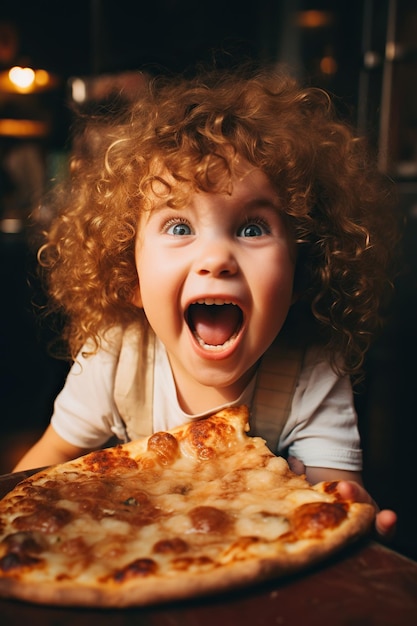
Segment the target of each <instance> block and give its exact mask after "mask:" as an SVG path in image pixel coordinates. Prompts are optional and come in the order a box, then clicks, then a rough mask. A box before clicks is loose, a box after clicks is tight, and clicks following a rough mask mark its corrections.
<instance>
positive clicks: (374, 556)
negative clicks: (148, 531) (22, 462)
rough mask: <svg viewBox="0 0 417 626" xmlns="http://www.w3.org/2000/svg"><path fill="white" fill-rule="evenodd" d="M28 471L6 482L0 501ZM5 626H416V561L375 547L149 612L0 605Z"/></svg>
mask: <svg viewBox="0 0 417 626" xmlns="http://www.w3.org/2000/svg"><path fill="white" fill-rule="evenodd" d="M28 475H30V472H21V473H19V474H8V475H6V476H0V497H3V495H5V494H6V493H7V492H8V491H9V490H10V489H11V488H12V487H14V485H15V484H16V483H17V482H18V481H19V480H21V479H22V478H25V477H26V476H28ZM0 624H1V626H38V625H39V626H92V625H93V624H94V625H95V624H97V626H98V625H99V626H133V625H134V626H277V625H283V626H286V625H290V626H315V625H317V626H417V563H415V562H414V561H411V560H409V559H407V558H405V557H403V556H401V555H400V554H397V553H396V552H393V551H392V550H389V549H387V548H386V547H384V546H382V545H380V544H379V543H376V542H373V541H364V542H362V543H359V544H357V545H355V546H353V547H350V548H349V549H348V550H346V551H344V552H342V553H340V554H339V555H338V556H337V557H336V558H333V559H332V560H329V561H327V562H326V563H323V564H322V565H320V566H319V567H316V568H314V569H313V570H310V571H308V572H303V573H302V574H300V575H298V576H294V577H291V578H290V579H286V580H284V581H283V580H280V581H273V582H270V583H268V584H263V585H261V586H255V585H254V586H253V587H251V588H249V589H247V590H245V591H240V592H238V593H234V594H228V595H222V596H215V597H213V596H211V597H207V598H203V599H199V600H196V601H193V602H182V603H178V604H170V605H163V606H157V607H150V608H146V609H140V608H137V609H122V610H103V611H101V610H99V609H96V610H85V609H60V608H54V607H42V606H35V605H30V604H25V603H21V602H17V601H9V600H0Z"/></svg>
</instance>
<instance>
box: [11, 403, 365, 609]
mask: <svg viewBox="0 0 417 626" xmlns="http://www.w3.org/2000/svg"><path fill="white" fill-rule="evenodd" d="M247 430H248V412H247V409H246V408H244V407H238V408H233V409H227V410H224V411H221V412H219V413H217V414H216V415H214V416H212V417H210V418H207V419H205V420H201V421H200V422H193V423H190V424H187V425H185V426H181V427H179V428H176V429H173V430H172V431H170V432H169V433H156V434H154V435H152V436H151V437H147V438H145V439H141V440H137V441H133V442H130V443H128V444H123V445H121V446H117V447H115V448H111V449H108V450H103V451H100V452H95V453H91V454H89V455H87V456H85V457H81V458H80V459H76V460H74V461H71V462H69V463H65V464H62V465H59V466H55V467H52V468H49V469H47V470H44V471H42V472H39V473H38V474H35V475H34V476H31V477H30V478H28V479H26V480H24V481H23V482H22V483H20V484H19V485H18V486H17V487H16V488H15V489H14V490H13V491H12V492H10V493H9V494H8V495H7V496H6V497H5V498H4V499H3V500H2V501H1V502H0V595H1V596H4V597H13V598H18V599H21V600H24V601H29V602H34V603H42V604H50V605H59V606H69V605H71V606H89V607H127V606H143V605H148V604H153V603H160V602H167V601H173V600H183V599H187V598H194V597H196V596H201V595H206V594H210V593H219V592H225V591H230V590H234V589H237V588H241V587H244V586H248V585H250V584H256V583H259V582H262V581H264V580H267V579H270V578H278V577H283V576H287V575H290V574H292V573H294V572H298V571H302V570H305V569H307V568H309V567H311V566H312V565H314V564H316V563H317V562H319V561H322V560H323V559H325V558H327V557H328V556H330V555H331V554H333V553H335V552H336V551H338V550H340V549H341V548H342V547H344V546H345V545H347V544H348V543H350V542H352V541H354V540H356V539H357V538H358V537H360V536H363V535H364V534H365V533H367V532H368V531H369V529H370V527H371V525H372V523H373V521H374V516H375V513H374V509H373V507H372V506H371V505H366V504H358V503H351V502H343V501H341V500H340V498H339V497H338V495H337V490H336V489H335V485H334V484H328V483H321V484H319V485H315V486H314V487H312V486H310V485H309V484H308V483H307V481H306V480H305V478H304V477H300V476H297V475H295V474H293V473H292V472H291V471H290V469H289V467H288V465H287V463H286V461H285V460H284V459H282V458H280V457H275V456H274V455H273V454H272V453H271V452H270V451H269V450H268V448H267V447H266V445H265V442H264V441H263V440H262V439H260V438H257V437H254V438H252V437H249V436H248V435H247V434H246V433H247Z"/></svg>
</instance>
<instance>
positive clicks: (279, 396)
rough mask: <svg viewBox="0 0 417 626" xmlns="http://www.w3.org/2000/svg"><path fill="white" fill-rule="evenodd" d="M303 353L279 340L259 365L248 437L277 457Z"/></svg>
mask: <svg viewBox="0 0 417 626" xmlns="http://www.w3.org/2000/svg"><path fill="white" fill-rule="evenodd" d="M303 357H304V350H303V349H302V348H297V347H289V346H288V345H287V344H286V342H284V341H280V339H279V338H278V339H277V340H275V341H274V343H273V344H272V345H271V346H270V347H269V348H268V350H267V351H266V352H265V354H264V356H263V357H262V361H261V363H260V366H259V369H258V374H257V381H256V389H255V396H254V400H253V405H252V411H251V420H250V422H251V428H250V434H251V435H253V436H258V437H262V438H263V439H265V441H266V443H267V445H268V447H269V448H270V450H271V451H272V452H273V453H274V454H277V450H278V442H279V438H280V436H281V433H282V430H283V428H284V426H285V423H286V421H287V419H288V416H289V414H290V411H291V405H292V400H293V396H294V392H295V389H296V386H297V382H298V379H299V377H300V372H301V367H302V362H303Z"/></svg>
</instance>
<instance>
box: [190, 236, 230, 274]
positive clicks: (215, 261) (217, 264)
mask: <svg viewBox="0 0 417 626" xmlns="http://www.w3.org/2000/svg"><path fill="white" fill-rule="evenodd" d="M199 244H200V245H199V246H198V255H197V257H196V260H195V264H194V268H195V271H196V272H197V274H199V275H201V276H204V275H211V276H213V277H215V278H218V277H227V276H233V275H235V274H236V273H237V271H238V262H237V259H236V257H235V255H234V253H233V249H232V246H231V245H230V243H228V242H226V241H225V239H224V238H214V237H213V238H212V239H210V240H209V241H206V242H204V243H203V242H201V241H200V242H199Z"/></svg>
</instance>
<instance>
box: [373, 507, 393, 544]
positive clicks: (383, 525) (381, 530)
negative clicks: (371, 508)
mask: <svg viewBox="0 0 417 626" xmlns="http://www.w3.org/2000/svg"><path fill="white" fill-rule="evenodd" d="M396 526H397V515H396V514H395V513H394V511H391V510H389V509H384V510H383V511H381V512H380V513H378V515H377V517H376V522H375V527H376V531H377V533H378V535H379V536H380V537H382V538H383V539H392V537H393V536H394V534H395V530H396Z"/></svg>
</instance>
